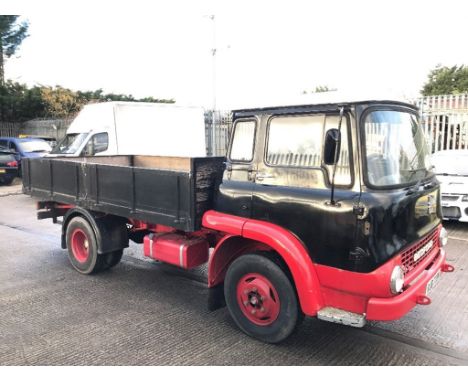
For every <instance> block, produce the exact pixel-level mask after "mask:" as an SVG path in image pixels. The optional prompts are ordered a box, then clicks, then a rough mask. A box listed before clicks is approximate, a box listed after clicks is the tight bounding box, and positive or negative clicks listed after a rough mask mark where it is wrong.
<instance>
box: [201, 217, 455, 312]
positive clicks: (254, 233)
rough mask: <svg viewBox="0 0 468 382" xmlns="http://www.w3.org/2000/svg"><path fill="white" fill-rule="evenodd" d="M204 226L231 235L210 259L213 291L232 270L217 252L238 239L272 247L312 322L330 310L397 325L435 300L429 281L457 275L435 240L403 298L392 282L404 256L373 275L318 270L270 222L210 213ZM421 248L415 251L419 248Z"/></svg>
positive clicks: (407, 281) (410, 275)
mask: <svg viewBox="0 0 468 382" xmlns="http://www.w3.org/2000/svg"><path fill="white" fill-rule="evenodd" d="M203 226H204V227H206V228H210V229H213V230H216V231H221V232H226V233H228V234H229V236H225V237H224V238H223V239H222V240H221V241H220V242H219V243H218V245H217V247H216V248H215V251H214V253H213V254H212V256H211V257H210V264H209V276H208V277H209V283H210V286H214V285H216V284H217V283H219V282H221V281H222V279H221V278H220V277H217V274H220V269H221V268H223V267H224V268H227V266H228V265H229V263H230V261H231V260H232V259H230V258H227V259H226V260H225V261H221V262H219V261H217V256H218V252H219V253H220V255H221V256H222V255H223V251H222V250H221V249H222V248H223V247H225V245H226V242H230V243H234V240H237V241H238V242H240V241H239V238H245V239H251V240H254V241H256V242H259V243H262V244H264V245H267V246H268V247H270V248H272V249H273V250H275V251H276V252H277V253H278V254H279V255H280V256H281V257H282V258H283V260H284V261H285V263H286V264H287V265H288V267H289V269H290V271H291V274H292V276H293V279H294V283H295V286H296V289H297V292H298V297H299V301H300V304H301V308H302V310H303V312H304V314H306V315H309V316H315V315H316V314H317V311H318V310H320V309H321V308H324V307H327V306H331V307H335V308H339V309H343V310H347V311H351V312H354V313H359V314H365V315H366V318H367V319H368V320H395V319H398V318H400V317H402V316H404V315H405V314H406V313H407V312H408V311H410V310H411V309H412V308H413V307H414V306H415V305H416V304H422V305H427V304H429V303H430V298H429V297H427V296H426V286H427V284H428V283H429V281H430V280H431V279H432V278H433V277H434V276H435V275H436V274H437V273H438V272H439V271H440V272H451V271H453V267H452V266H450V265H448V264H447V263H446V255H445V251H444V250H443V249H442V248H440V246H439V243H438V240H436V241H435V244H434V246H433V248H432V249H431V250H430V252H429V253H428V254H427V255H426V256H425V257H424V259H423V260H422V261H421V262H419V264H417V266H416V267H415V268H414V269H412V270H411V272H409V273H408V274H407V275H406V276H405V285H404V289H403V292H402V293H400V294H398V295H393V294H392V293H391V291H390V276H391V273H392V270H393V268H394V267H395V266H396V265H402V254H398V255H397V256H394V257H393V258H392V259H390V260H389V261H388V262H386V263H385V264H383V265H382V266H381V267H379V268H377V269H376V270H375V271H373V272H371V273H357V272H350V271H345V270H341V269H338V268H333V267H328V266H324V265H319V264H314V263H313V262H312V261H311V260H310V257H309V254H308V253H307V250H306V249H305V248H304V246H303V245H302V243H301V242H300V241H299V240H298V239H297V238H296V237H295V236H294V235H292V234H291V233H290V232H289V231H287V230H285V229H283V228H281V227H279V226H276V225H274V224H271V223H268V222H263V221H256V220H252V219H247V218H241V217H237V216H233V215H227V214H222V213H219V212H215V211H208V212H207V213H205V215H204V217H203ZM440 228H441V227H439V228H438V231H439V230H440ZM437 237H438V235H437ZM423 240H424V238H423V239H422V240H421V241H423ZM419 243H420V242H418V243H415V244H413V246H414V247H417V246H418V244H419ZM406 251H408V249H406V250H405V252H406ZM224 256H225V255H224ZM220 264H221V265H220ZM221 274H222V273H221Z"/></svg>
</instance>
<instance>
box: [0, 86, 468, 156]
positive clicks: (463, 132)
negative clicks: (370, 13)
mask: <svg viewBox="0 0 468 382" xmlns="http://www.w3.org/2000/svg"><path fill="white" fill-rule="evenodd" d="M410 102H411V103H413V104H415V105H417V106H418V107H419V109H420V111H421V121H422V126H423V128H424V132H425V134H426V136H427V140H428V144H429V147H430V150H431V151H432V152H436V151H440V150H454V149H463V150H468V93H465V94H458V95H441V96H431V97H422V98H418V99H413V100H410ZM71 121H72V119H70V118H68V119H54V120H50V119H49V120H32V121H27V122H24V123H13V122H0V136H12V137H17V136H18V135H19V134H27V135H36V136H46V137H52V138H56V139H61V138H62V137H63V136H64V135H65V132H66V129H67V128H68V126H69V125H70V123H71ZM205 127H206V128H205V132H206V147H207V155H209V156H211V155H213V156H224V155H226V152H227V148H228V143H229V137H230V135H231V131H232V113H231V112H229V111H224V110H217V111H215V112H213V111H206V112H205Z"/></svg>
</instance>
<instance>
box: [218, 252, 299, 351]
mask: <svg viewBox="0 0 468 382" xmlns="http://www.w3.org/2000/svg"><path fill="white" fill-rule="evenodd" d="M224 294H225V298H226V305H227V307H228V309H229V312H230V313H231V316H232V318H233V320H234V321H235V322H236V324H237V325H238V326H239V328H240V329H242V331H244V332H245V333H246V334H248V335H249V336H252V337H254V338H257V339H259V340H261V341H264V342H270V343H277V342H280V341H283V340H284V339H286V338H287V337H288V336H289V335H290V334H291V333H292V332H293V331H294V329H295V328H296V325H297V323H298V321H299V318H300V316H301V312H300V310H299V305H298V301H297V297H296V292H295V290H294V287H293V285H292V283H291V281H290V280H289V278H288V276H287V275H286V274H285V273H284V272H283V270H282V269H281V268H280V267H279V266H278V265H277V264H276V263H274V262H273V261H271V260H270V259H268V258H266V257H263V256H260V255H244V256H241V257H239V258H238V259H236V260H235V261H234V262H233V263H232V264H231V265H230V266H229V269H228V271H227V274H226V278H225V280H224Z"/></svg>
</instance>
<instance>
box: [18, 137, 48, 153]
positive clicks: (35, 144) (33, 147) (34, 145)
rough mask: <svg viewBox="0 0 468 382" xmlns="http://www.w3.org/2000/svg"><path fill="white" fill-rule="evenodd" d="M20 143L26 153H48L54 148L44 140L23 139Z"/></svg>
mask: <svg viewBox="0 0 468 382" xmlns="http://www.w3.org/2000/svg"><path fill="white" fill-rule="evenodd" d="M18 144H19V146H20V147H21V150H22V151H23V152H25V153H48V152H50V151H51V150H52V147H50V145H49V144H48V143H47V142H46V141H42V140H34V141H22V142H19V143H18Z"/></svg>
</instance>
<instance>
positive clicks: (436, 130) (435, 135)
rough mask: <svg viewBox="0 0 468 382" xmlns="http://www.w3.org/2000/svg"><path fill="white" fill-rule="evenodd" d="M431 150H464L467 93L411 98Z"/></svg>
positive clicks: (466, 143)
mask: <svg viewBox="0 0 468 382" xmlns="http://www.w3.org/2000/svg"><path fill="white" fill-rule="evenodd" d="M413 103H414V104H415V105H417V106H418V107H419V109H420V113H421V122H422V126H423V128H424V132H425V133H426V137H427V140H428V145H429V148H430V151H431V152H432V153H434V152H436V151H441V150H468V93H465V94H456V95H440V96H430V97H423V98H419V99H417V100H414V101H413Z"/></svg>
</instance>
